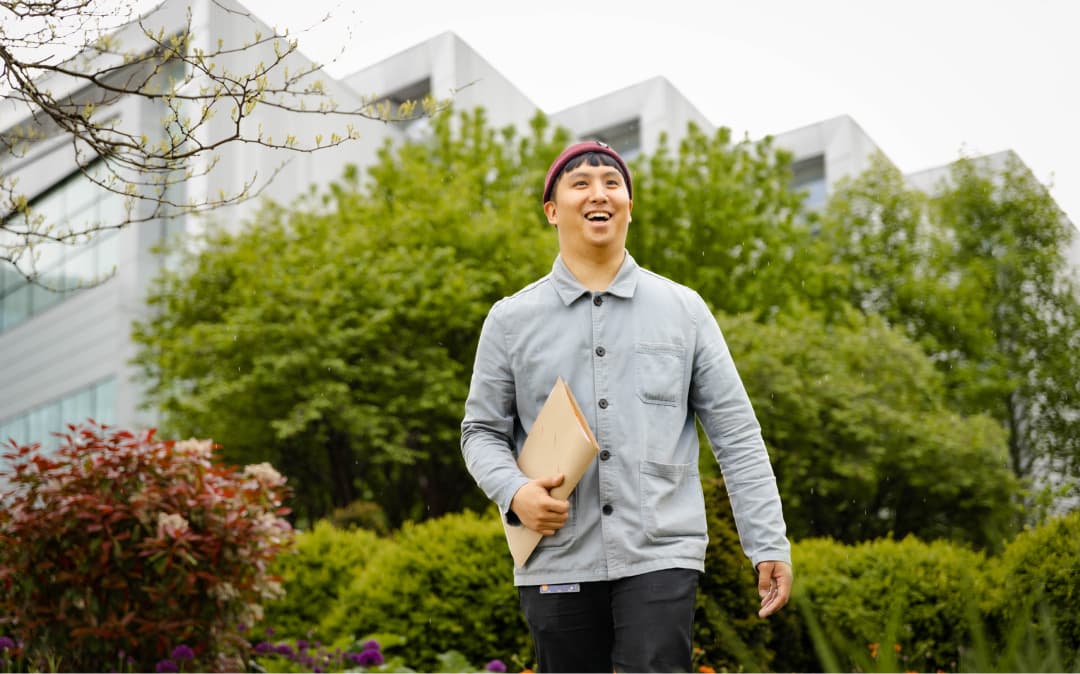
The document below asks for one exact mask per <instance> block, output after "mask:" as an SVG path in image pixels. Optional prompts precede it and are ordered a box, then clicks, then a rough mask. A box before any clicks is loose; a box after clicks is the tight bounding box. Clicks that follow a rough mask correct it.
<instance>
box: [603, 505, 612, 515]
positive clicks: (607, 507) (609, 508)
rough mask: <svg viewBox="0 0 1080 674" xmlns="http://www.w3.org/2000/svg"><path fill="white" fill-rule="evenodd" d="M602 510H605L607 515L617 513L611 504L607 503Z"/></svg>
mask: <svg viewBox="0 0 1080 674" xmlns="http://www.w3.org/2000/svg"><path fill="white" fill-rule="evenodd" d="M601 510H603V512H604V514H605V515H610V514H611V513H613V512H614V511H615V509H614V508H612V507H611V504H610V503H605V504H604V507H603V508H601Z"/></svg>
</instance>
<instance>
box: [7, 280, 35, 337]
mask: <svg viewBox="0 0 1080 674" xmlns="http://www.w3.org/2000/svg"><path fill="white" fill-rule="evenodd" d="M0 302H2V304H3V306H2V307H0V317H2V320H3V327H4V329H5V330H10V329H11V328H14V327H15V326H16V325H18V324H20V323H22V322H23V321H25V320H26V319H27V318H29V317H30V284H28V283H27V282H26V281H23V282H22V284H21V285H19V286H17V287H16V288H15V289H14V290H9V291H8V292H7V294H6V295H4V296H3V298H0Z"/></svg>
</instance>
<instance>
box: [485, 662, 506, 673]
mask: <svg viewBox="0 0 1080 674" xmlns="http://www.w3.org/2000/svg"><path fill="white" fill-rule="evenodd" d="M484 669H485V670H487V671H489V672H505V671H506V663H505V662H503V661H502V660H492V661H491V662H489V663H487V665H486V666H485V667H484Z"/></svg>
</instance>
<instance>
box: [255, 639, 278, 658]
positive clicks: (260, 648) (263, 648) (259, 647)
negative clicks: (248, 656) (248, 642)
mask: <svg viewBox="0 0 1080 674" xmlns="http://www.w3.org/2000/svg"><path fill="white" fill-rule="evenodd" d="M273 650H274V645H273V644H272V643H270V642H269V641H260V642H259V643H257V644H255V652H256V653H258V654H259V655H266V654H267V653H270V652H272V651H273Z"/></svg>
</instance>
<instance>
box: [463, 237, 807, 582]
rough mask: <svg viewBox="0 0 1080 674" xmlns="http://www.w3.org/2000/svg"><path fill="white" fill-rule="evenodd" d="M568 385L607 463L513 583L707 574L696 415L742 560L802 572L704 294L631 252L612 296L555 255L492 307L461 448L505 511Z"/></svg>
mask: <svg viewBox="0 0 1080 674" xmlns="http://www.w3.org/2000/svg"><path fill="white" fill-rule="evenodd" d="M558 377H562V378H563V379H565V380H566V382H567V383H568V384H569V385H570V389H571V391H573V393H574V397H575V398H577V400H578V403H579V404H580V405H581V408H582V411H583V412H584V414H585V417H586V419H587V420H588V422H589V426H590V427H591V428H592V430H593V432H594V433H595V435H596V439H597V441H598V442H599V444H600V449H601V456H600V457H598V458H597V459H596V460H595V461H594V462H593V464H592V465H591V466H590V467H589V469H588V470H587V471H586V472H585V475H584V476H583V477H582V479H581V482H580V483H579V484H578V486H577V488H576V489H575V490H574V491H573V493H572V494H571V495H570V513H569V519H568V520H567V523H566V525H565V526H564V527H563V528H562V529H560V530H559V531H558V532H557V533H556V534H555V535H554V536H546V537H544V539H543V540H542V541H541V542H540V545H539V546H538V547H537V549H536V551H535V552H534V553H533V555H532V557H531V558H530V559H529V561H528V563H527V564H526V565H525V568H524V569H516V568H515V572H514V581H515V584H517V585H538V584H542V583H571V582H587V581H597V580H614V579H617V578H622V577H625V576H633V575H637V574H640V573H647V572H649V571H657V570H661V569H670V568H685V569H696V570H698V571H703V570H704V559H705V547H706V543H707V541H708V533H707V528H706V522H705V504H704V498H703V494H702V489H701V481H700V478H699V475H698V452H699V447H698V435H697V429H696V426H695V423H694V417H695V415H696V416H697V418H698V419H700V420H701V424H702V427H703V428H704V430H705V433H706V435H707V436H708V438H709V442H710V444H711V445H712V448H713V453H714V454H715V456H716V459H717V461H718V462H719V464H720V467H721V470H722V472H723V474H724V480H725V483H726V485H727V490H728V494H729V495H730V497H731V504H732V509H733V511H734V514H735V524H736V526H737V528H738V531H739V537H740V539H741V541H742V546H743V550H744V552H745V553H746V555H747V556H748V557H749V558H750V561H751V562H752V563H753V564H754V565H755V566H756V565H757V564H758V563H759V562H762V561H765V560H779V561H785V562H788V563H790V562H791V548H790V544H789V543H788V540H787V538H786V535H785V525H784V518H783V513H782V510H781V506H780V496H779V493H778V491H777V488H776V479H775V477H774V475H773V471H772V466H771V465H770V463H769V457H768V454H767V452H766V450H765V444H764V442H763V440H762V437H761V427H760V426H759V424H758V422H757V419H756V417H755V416H754V411H753V409H752V408H751V406H750V400H749V398H748V397H747V395H746V391H745V389H744V388H743V385H742V381H741V380H740V379H739V375H738V373H737V372H736V370H735V365H734V363H733V362H732V359H731V354H730V352H729V351H728V348H727V344H726V343H725V342H724V338H723V336H722V335H721V333H720V328H719V326H718V325H717V323H716V319H715V318H714V317H713V315H712V313H711V312H710V311H709V309H708V307H707V306H706V304H705V302H704V301H703V300H702V299H701V297H700V296H699V295H698V294H697V293H696V292H694V291H693V290H690V289H689V288H687V287H685V286H682V285H679V284H677V283H674V282H673V281H670V280H668V279H666V278H664V277H662V276H659V275H657V274H653V273H652V272H649V271H647V270H645V269H642V268H640V267H639V266H638V265H637V263H636V262H634V259H633V258H632V257H631V256H630V254H629V253H627V254H626V256H625V259H624V261H623V264H622V266H621V268H620V269H619V272H618V274H617V275H616V276H615V279H614V281H613V282H612V284H611V286H610V287H609V288H608V289H607V290H606V291H604V292H596V293H594V292H590V291H589V290H587V289H586V288H584V287H583V286H582V285H581V284H580V283H579V282H578V281H577V279H576V278H575V277H574V275H573V274H572V273H571V272H570V270H569V269H568V268H567V267H566V264H565V263H564V262H563V260H562V259H561V258H556V260H555V264H554V265H553V267H552V270H551V273H550V274H548V275H547V276H545V277H543V278H541V279H540V280H538V281H536V282H534V283H532V284H530V285H529V286H526V287H525V288H523V289H522V290H520V291H519V292H517V293H516V294H514V295H512V296H510V297H507V298H504V299H502V300H500V301H498V302H496V303H495V305H494V306H493V307H492V308H491V311H490V312H489V313H488V316H487V319H486V320H485V321H484V326H483V329H482V331H481V333H480V341H479V345H478V347H477V352H476V363H475V365H474V368H473V376H472V383H471V387H470V390H469V397H468V400H467V402H466V403H465V419H464V421H463V422H462V425H461V449H462V454H463V455H464V458H465V463H466V466H467V467H468V469H469V472H470V473H471V474H472V476H473V478H474V479H475V480H476V482H477V484H478V485H479V486H480V488H481V489H482V490H483V491H484V492H485V493H486V494H487V496H488V498H490V499H491V500H492V501H494V502H495V503H496V504H497V505H498V507H499V509H500V510H501V512H503V513H504V514H505V513H506V512H507V511H508V510H509V508H510V501H511V500H512V499H513V496H514V494H515V493H516V492H517V490H518V489H520V488H521V486H522V485H524V484H525V483H526V482H528V478H526V477H525V476H524V475H523V474H522V473H521V471H520V470H518V467H517V463H516V459H515V457H516V456H517V452H518V451H520V450H521V447H522V445H523V444H524V442H525V438H526V435H527V434H528V431H529V429H530V428H532V424H533V421H534V420H535V419H536V415H537V414H538V413H539V411H540V407H541V406H542V405H543V404H544V401H545V400H546V399H547V396H548V394H549V393H550V392H551V389H552V387H553V386H554V385H555V380H556V379H557V378H558ZM509 559H510V557H509V555H508V556H507V560H509Z"/></svg>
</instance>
